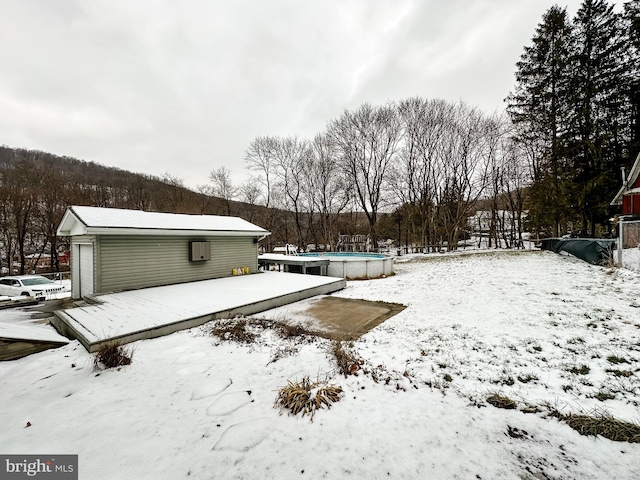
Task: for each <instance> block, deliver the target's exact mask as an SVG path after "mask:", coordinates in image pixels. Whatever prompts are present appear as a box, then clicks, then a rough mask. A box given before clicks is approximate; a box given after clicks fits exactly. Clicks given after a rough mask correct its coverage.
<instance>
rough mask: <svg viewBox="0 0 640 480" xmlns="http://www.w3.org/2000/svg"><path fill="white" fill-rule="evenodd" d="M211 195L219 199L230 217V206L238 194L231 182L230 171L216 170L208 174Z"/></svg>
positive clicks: (224, 168) (226, 169)
mask: <svg viewBox="0 0 640 480" xmlns="http://www.w3.org/2000/svg"><path fill="white" fill-rule="evenodd" d="M209 181H210V182H211V194H212V195H214V196H216V197H218V198H221V199H222V200H223V201H224V204H225V206H226V210H227V212H226V213H227V215H231V205H232V202H233V200H234V199H235V198H236V195H237V194H238V188H237V187H235V186H234V185H233V182H232V181H231V171H230V170H229V169H228V168H226V167H220V168H216V169H214V170H212V171H211V173H210V174H209Z"/></svg>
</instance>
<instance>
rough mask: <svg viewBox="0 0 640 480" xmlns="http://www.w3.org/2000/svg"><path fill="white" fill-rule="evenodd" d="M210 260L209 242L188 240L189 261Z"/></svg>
mask: <svg viewBox="0 0 640 480" xmlns="http://www.w3.org/2000/svg"><path fill="white" fill-rule="evenodd" d="M203 260H211V242H189V261H190V262H200V261H203Z"/></svg>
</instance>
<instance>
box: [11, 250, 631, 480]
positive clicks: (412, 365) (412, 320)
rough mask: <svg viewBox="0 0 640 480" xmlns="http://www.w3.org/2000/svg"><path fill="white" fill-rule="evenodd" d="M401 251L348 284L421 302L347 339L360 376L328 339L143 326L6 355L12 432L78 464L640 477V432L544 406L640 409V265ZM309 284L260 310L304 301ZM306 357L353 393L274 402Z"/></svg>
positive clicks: (358, 294)
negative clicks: (231, 338) (139, 330)
mask: <svg viewBox="0 0 640 480" xmlns="http://www.w3.org/2000/svg"><path fill="white" fill-rule="evenodd" d="M395 271H396V275H395V276H393V277H389V278H386V279H381V280H370V281H359V282H349V284H348V287H347V288H346V289H345V290H343V291H341V292H338V293H336V294H334V296H341V297H346V298H361V299H366V300H374V301H386V302H394V303H402V304H404V305H407V308H406V309H405V310H404V311H402V312H401V313H399V314H398V315H396V316H394V317H392V318H390V319H389V320H387V321H385V322H384V323H382V324H381V325H379V326H377V327H376V328H375V329H373V330H372V331H370V332H369V333H367V334H366V335H364V336H363V337H361V338H360V339H359V340H358V341H355V342H354V343H353V349H354V350H355V351H356V352H357V354H358V356H359V357H360V358H362V359H363V360H364V365H363V366H362V370H361V371H360V372H359V375H358V376H349V377H347V378H344V377H342V376H340V375H338V374H337V373H336V366H335V363H334V362H333V360H332V358H331V355H330V354H329V353H328V350H329V345H330V342H329V341H327V340H324V339H315V340H312V341H301V340H300V339H289V340H284V339H282V338H280V337H279V336H277V335H276V334H275V332H274V331H273V330H269V329H267V330H257V331H256V333H259V337H258V338H257V339H256V340H255V341H254V342H253V343H250V344H237V343H233V342H221V341H219V340H217V339H215V338H213V337H211V336H210V335H209V334H208V333H207V332H208V328H209V326H207V325H205V326H203V327H200V328H198V329H192V330H190V331H183V332H179V333H175V334H173V335H170V336H167V337H162V338H158V339H154V340H148V341H140V342H136V343H135V344H133V348H134V357H133V364H132V365H131V366H127V367H122V368H121V369H119V370H117V369H112V370H104V371H101V372H96V371H94V370H93V363H92V357H91V356H90V355H89V354H88V353H86V351H85V350H84V348H82V347H81V346H80V345H79V344H78V343H77V342H72V343H70V344H69V345H68V346H65V347H62V348H59V349H56V350H50V351H47V352H43V353H40V354H36V355H33V356H31V357H28V358H24V359H21V360H17V361H11V362H4V363H0V404H2V406H3V408H2V409H1V410H0V425H2V430H1V433H0V452H2V453H25V454H27V453H40V454H46V453H58V454H62V453H69V454H71V453H73V454H75V453H77V454H79V464H80V467H79V468H80V478H83V479H84V478H87V479H122V478H132V479H133V478H135V479H147V478H149V479H152V478H153V479H157V478H167V479H176V478H197V479H209V478H225V479H226V478H278V479H281V478H305V477H307V478H331V479H333V478H367V479H374V478H434V479H449V478H461V479H462V478H465V479H466V478H480V479H496V478H505V479H507V478H509V479H511V478H515V479H532V480H533V479H545V478H549V479H602V478H618V479H634V478H638V475H639V473H638V472H639V471H640V444H630V443H621V442H613V441H610V440H607V439H604V438H602V437H587V436H581V435H580V434H578V433H577V432H576V431H575V430H573V429H571V428H570V427H569V426H568V425H567V424H566V423H564V422H562V421H560V420H558V419H557V418H553V417H551V416H548V412H549V409H550V408H552V409H556V410H558V411H559V412H561V413H562V414H568V413H571V412H587V413H589V412H592V411H594V409H596V410H598V411H602V410H603V409H605V410H606V411H608V412H610V413H611V414H612V415H613V416H614V417H616V418H618V419H622V420H627V421H635V422H637V421H640V380H639V378H640V274H637V273H633V272H629V271H627V270H622V269H619V270H610V269H606V268H603V267H596V266H591V265H588V264H586V263H584V262H581V261H579V260H576V259H573V258H571V257H566V256H558V255H555V254H552V253H548V252H522V253H516V252H488V253H478V254H470V255H439V256H435V255H431V256H426V257H422V256H415V257H411V258H405V259H403V260H402V261H400V262H398V263H397V264H396V267H395ZM311 301H312V300H305V301H303V302H299V304H294V305H292V306H286V307H281V308H279V309H276V310H272V311H269V312H264V313H263V314H261V315H259V316H260V317H264V318H281V319H282V318H287V319H288V320H290V321H294V322H295V321H297V320H299V319H302V320H308V319H304V318H302V317H300V313H299V312H300V311H301V310H302V307H304V305H305V304H307V305H308V304H309V302H311ZM364 371H367V372H369V373H364ZM307 375H309V376H311V378H312V379H314V378H326V377H329V378H330V380H331V382H332V383H336V384H339V385H341V386H342V388H343V389H344V397H343V398H342V399H341V400H340V401H339V402H337V403H335V404H334V405H333V406H332V407H331V409H330V410H320V411H319V412H318V413H317V414H316V415H315V417H314V421H313V422H310V421H309V417H308V416H307V417H300V416H297V417H293V416H287V415H286V413H284V414H282V415H280V412H279V411H278V410H277V409H274V408H273V404H274V400H275V398H276V394H277V391H278V389H279V388H280V387H283V386H285V385H286V384H287V380H300V379H302V378H303V377H304V376H307ZM373 376H375V377H376V378H378V379H379V381H378V382H375V381H374V380H373V378H372V377H373ZM492 394H500V395H502V396H505V397H508V398H510V399H512V400H514V401H515V402H516V403H517V408H516V409H511V410H506V409H499V408H495V407H493V406H492V405H490V404H489V403H488V402H487V398H488V397H489V396H490V395H492ZM527 411H531V412H534V413H525V412H527ZM27 422H29V425H30V426H27V425H28V423H27Z"/></svg>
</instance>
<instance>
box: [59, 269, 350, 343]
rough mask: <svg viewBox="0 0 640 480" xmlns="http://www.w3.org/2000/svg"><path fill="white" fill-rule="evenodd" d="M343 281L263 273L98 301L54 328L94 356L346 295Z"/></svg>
mask: <svg viewBox="0 0 640 480" xmlns="http://www.w3.org/2000/svg"><path fill="white" fill-rule="evenodd" d="M345 286H346V281H345V280H344V279H342V278H333V277H321V276H316V275H299V274H293V273H282V272H262V273H257V274H252V275H244V276H237V277H229V278H219V279H213V280H204V281H200V282H191V283H183V284H178V285H168V286H164V287H153V288H145V289H141V290H131V291H126V292H119V293H110V294H105V295H99V296H95V297H94V298H93V301H95V302H96V303H95V304H92V305H87V306H83V307H78V308H71V309H66V310H59V311H57V312H55V316H56V317H55V319H54V320H53V322H52V323H53V324H54V325H55V327H56V329H58V331H59V332H60V333H62V334H63V335H66V336H69V337H71V338H77V339H78V340H79V341H80V343H82V345H84V347H85V348H86V349H87V350H88V351H89V352H94V351H96V350H98V349H99V348H100V346H101V345H104V344H105V343H107V342H110V341H118V342H120V343H129V342H134V341H136V340H141V339H145V338H155V337H159V336H162V335H168V334H170V333H173V332H176V331H178V330H184V329H187V328H192V327H195V326H198V325H202V324H204V323H206V322H208V321H210V320H215V319H218V318H231V317H233V316H235V315H251V314H254V313H258V312H262V311H264V310H268V309H271V308H275V307H279V306H282V305H286V304H289V303H292V302H296V301H298V300H302V299H305V298H310V297H313V296H316V295H322V294H327V293H332V292H335V291H338V290H341V289H343V288H344V287H345Z"/></svg>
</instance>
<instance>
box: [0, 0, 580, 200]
mask: <svg viewBox="0 0 640 480" xmlns="http://www.w3.org/2000/svg"><path fill="white" fill-rule="evenodd" d="M554 3H556V2H553V1H551V0H447V1H443V0H424V1H419V0H393V1H392V0H387V1H376V0H327V1H322V2H320V1H308V0H307V1H299V0H297V1H296V0H291V1H284V0H268V1H267V0H254V1H238V0H232V1H225V2H222V1H215V0H183V1H176V0H159V1H153V2H152V1H135V0H109V1H106V0H40V1H36V0H0V45H1V47H0V71H1V72H2V73H1V74H0V144H4V145H7V146H10V147H22V148H29V149H39V150H44V151H48V152H51V153H55V154H57V155H68V156H72V157H76V158H80V159H83V160H87V161H89V160H93V161H95V162H98V163H101V164H104V165H108V166H115V167H119V168H123V169H126V170H131V171H134V172H141V173H147V174H152V175H158V176H161V175H162V174H163V173H165V172H168V173H170V174H171V175H173V176H176V177H179V178H181V179H183V180H184V182H185V184H186V185H187V186H188V187H191V188H195V187H196V186H197V185H201V184H205V183H207V182H208V176H209V173H210V172H211V170H212V169H214V168H218V167H220V166H226V167H227V168H229V169H231V171H232V172H233V178H234V180H235V181H236V182H239V181H241V180H244V179H245V178H246V177H247V171H246V169H245V166H244V160H243V156H244V152H245V150H246V148H247V146H248V145H249V143H250V142H251V140H252V139H253V138H255V137H257V136H262V135H279V136H286V135H299V136H303V137H304V136H309V137H311V136H313V135H314V134H316V133H319V132H321V131H323V130H324V128H325V126H326V124H327V122H328V121H329V120H330V119H332V118H335V117H337V116H338V115H340V113H341V112H342V111H343V110H344V109H352V108H356V107H358V106H359V105H361V104H362V103H364V102H371V103H374V104H381V103H385V102H387V101H389V100H400V99H403V98H407V97H411V96H421V97H424V98H443V99H447V100H453V101H455V100H464V101H466V102H467V103H469V104H472V105H477V106H479V107H481V108H482V109H484V110H485V111H487V112H492V111H494V110H501V109H503V108H504V103H503V99H504V98H505V97H506V96H507V94H508V93H509V91H510V90H511V89H512V88H513V85H514V76H513V74H514V71H515V63H516V61H518V59H519V57H520V54H521V53H522V48H523V46H524V45H528V44H529V43H530V40H531V37H532V35H533V33H534V29H535V27H536V25H537V24H538V23H539V22H540V20H541V18H542V15H543V13H544V12H545V11H546V10H547V9H548V8H549V7H550V6H552V5H553V4H554ZM558 4H559V5H560V6H567V8H568V12H569V14H570V15H571V16H573V15H574V14H575V12H576V11H577V9H578V7H579V4H580V1H579V0H571V1H569V0H564V1H560V2H558Z"/></svg>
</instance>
